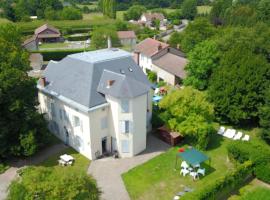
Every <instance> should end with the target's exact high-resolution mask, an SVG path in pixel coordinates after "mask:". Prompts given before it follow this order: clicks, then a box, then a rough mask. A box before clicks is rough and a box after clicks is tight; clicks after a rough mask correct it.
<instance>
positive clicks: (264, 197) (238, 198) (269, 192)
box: [228, 179, 270, 200]
mask: <svg viewBox="0 0 270 200" xmlns="http://www.w3.org/2000/svg"><path fill="white" fill-rule="evenodd" d="M228 200H270V185H267V184H265V183H263V182H261V181H259V180H257V179H254V180H252V181H251V182H250V183H249V184H247V185H245V186H244V187H242V188H241V189H240V190H239V192H238V194H237V195H233V196H231V197H230V198H229V199H228Z"/></svg>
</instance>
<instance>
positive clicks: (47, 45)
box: [39, 42, 69, 49]
mask: <svg viewBox="0 0 270 200" xmlns="http://www.w3.org/2000/svg"><path fill="white" fill-rule="evenodd" d="M68 45H69V44H68V43H64V42H57V43H42V44H41V45H40V46H39V48H40V49H44V48H48V49H50V48H52V49H54V48H64V47H68Z"/></svg>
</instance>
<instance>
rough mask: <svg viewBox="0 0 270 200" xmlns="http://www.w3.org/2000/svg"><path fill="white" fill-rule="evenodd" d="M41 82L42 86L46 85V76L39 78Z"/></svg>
mask: <svg viewBox="0 0 270 200" xmlns="http://www.w3.org/2000/svg"><path fill="white" fill-rule="evenodd" d="M39 83H40V85H41V86H42V87H46V84H47V82H46V77H44V76H43V77H41V78H40V79H39Z"/></svg>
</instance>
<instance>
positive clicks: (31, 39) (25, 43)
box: [22, 35, 37, 46]
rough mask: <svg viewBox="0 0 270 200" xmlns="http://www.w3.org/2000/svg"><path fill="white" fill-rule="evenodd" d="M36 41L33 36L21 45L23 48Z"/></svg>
mask: <svg viewBox="0 0 270 200" xmlns="http://www.w3.org/2000/svg"><path fill="white" fill-rule="evenodd" d="M36 39H37V38H36V36H35V35H33V36H32V37H30V38H28V39H26V40H25V41H24V42H23V44H22V45H23V46H25V45H27V44H29V43H30V42H32V41H35V40H36Z"/></svg>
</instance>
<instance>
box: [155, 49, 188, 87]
mask: <svg viewBox="0 0 270 200" xmlns="http://www.w3.org/2000/svg"><path fill="white" fill-rule="evenodd" d="M186 64H187V59H186V58H185V57H184V55H183V54H182V52H180V51H178V50H177V49H174V48H170V47H169V48H166V49H164V50H162V51H160V52H159V53H158V54H156V55H154V56H153V71H154V72H156V74H157V81H158V82H159V81H164V82H166V83H168V84H170V85H177V84H179V85H181V84H182V81H183V79H185V78H186V72H185V66H186Z"/></svg>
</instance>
